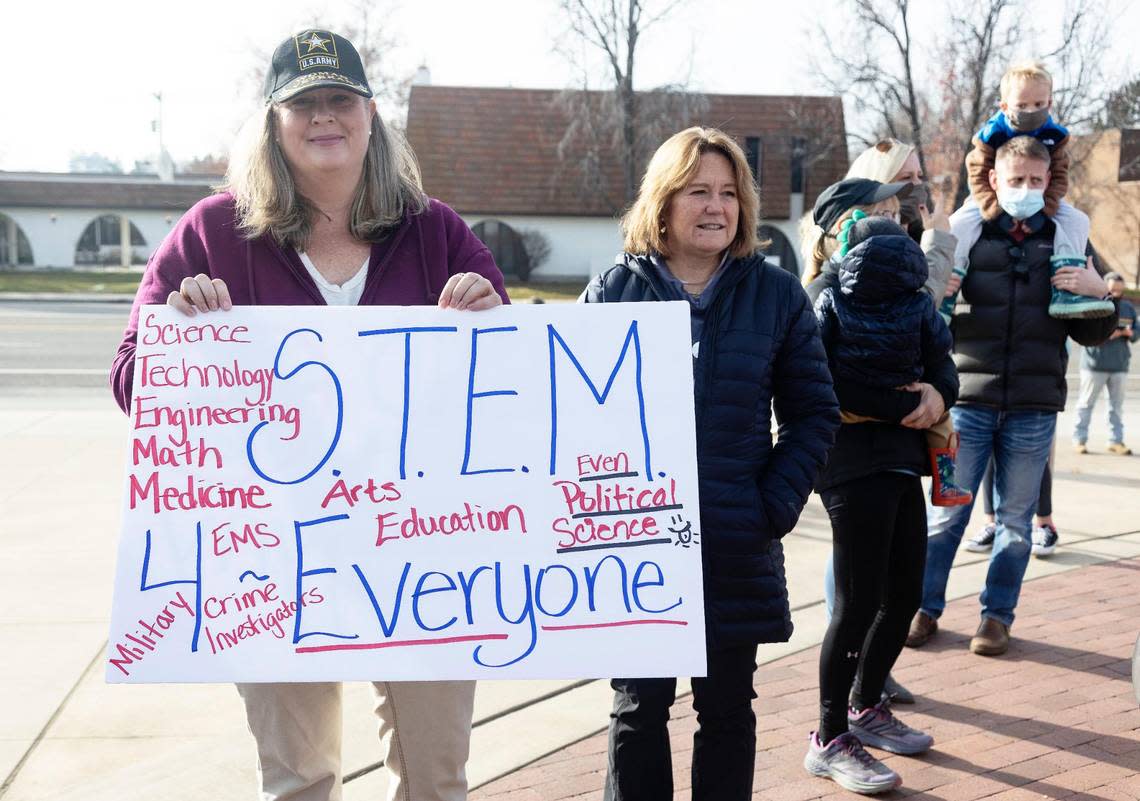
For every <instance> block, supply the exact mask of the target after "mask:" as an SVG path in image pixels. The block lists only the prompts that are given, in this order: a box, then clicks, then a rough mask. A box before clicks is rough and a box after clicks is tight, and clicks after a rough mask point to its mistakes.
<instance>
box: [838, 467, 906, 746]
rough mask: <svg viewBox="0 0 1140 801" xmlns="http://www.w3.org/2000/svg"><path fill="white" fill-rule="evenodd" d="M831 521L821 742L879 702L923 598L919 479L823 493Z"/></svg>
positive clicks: (872, 480)
mask: <svg viewBox="0 0 1140 801" xmlns="http://www.w3.org/2000/svg"><path fill="white" fill-rule="evenodd" d="M820 494H821V496H822V497H823V505H824V506H825V507H826V508H827V513H828V515H829V516H830V517H831V537H832V543H833V546H832V547H833V550H832V553H833V555H834V558H835V612H834V614H832V616H831V625H829V626H828V628H827V634H826V635H825V636H824V639H823V649H822V650H821V652H820V656H819V716H820V721H819V737H820V740H821V741H822V742H823V743H824V744H826V743H828V742H829V741H830V740H831V739H833V738H834V737H837V736H838V735H840V734H842V733H843V732H845V731H847V699H848V695H849V694H850V693H851V688H852V685H853V684H854V687H855V693H854V699H853V700H854V704H855V706H856V707H858V708H864V707H867V706H872V705H874V704H877V703H878V702H879V697H880V695H881V694H882V692H883V682H884V681H886V678H887V674H888V673H890V670H891V668H892V667H893V666H894V664H895V660H896V659H898V656H899V653H900V652H901V651H902V647H903V642H904V641H905V640H906V634H907V629H908V628H909V626H910V621H911V618H912V617H913V616H914V613H915V612H916V611H918V605H919V603H920V602H921V601H922V573H923V569H924V568H925V566H926V497H925V495H924V494H923V491H922V482H921V481H920V480H919V478H918V476H912V475H907V474H904V473H878V474H876V475H873V476H868V477H866V478H860V479H856V480H854V481H849V482H847V483H845V484H841V485H840V486H838V487H834V488H832V489H830V490H827V491H825V492H822V493H820Z"/></svg>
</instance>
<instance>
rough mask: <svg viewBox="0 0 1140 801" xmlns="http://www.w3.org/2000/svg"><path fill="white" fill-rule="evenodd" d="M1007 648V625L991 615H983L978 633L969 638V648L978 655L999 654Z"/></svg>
mask: <svg viewBox="0 0 1140 801" xmlns="http://www.w3.org/2000/svg"><path fill="white" fill-rule="evenodd" d="M1008 649H1009V626H1007V625H1005V624H1004V623H1002V622H1001V621H1000V620H994V619H993V618H992V617H983V618H982V624H981V625H980V626H978V633H977V634H975V635H974V638H973V639H972V640H970V650H971V651H973V652H974V653H975V654H978V655H979V656H1000V655H1001V654H1004V653H1005V652H1006V651H1007V650H1008Z"/></svg>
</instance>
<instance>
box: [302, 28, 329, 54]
mask: <svg viewBox="0 0 1140 801" xmlns="http://www.w3.org/2000/svg"><path fill="white" fill-rule="evenodd" d="M329 41H330V40H328V39H322V38H321V37H319V36H317V33H316V31H313V33H312V34H311V35H310V36H309V38H308V39H302V40H301V44H305V45H308V46H309V50H308V52H309V53H312V52H313V51H314V50H318V49H319V50H323V51H324V52H326V53H327V52H329V49H328V48H327V47H325V45H326V44H328V43H329Z"/></svg>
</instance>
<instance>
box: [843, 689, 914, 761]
mask: <svg viewBox="0 0 1140 801" xmlns="http://www.w3.org/2000/svg"><path fill="white" fill-rule="evenodd" d="M847 725H848V726H850V727H851V731H852V733H854V735H855V736H856V737H858V738H859V741H860V742H862V743H863V745H867V746H870V747H871V748H881V749H883V750H884V751H890V752H891V753H892V754H921V753H922V752H923V751H929V750H930V746H932V745H934V738H933V737H931V736H930V735H929V734H927V733H926V732H921V731H919V730H918V729H912V728H911V727H910V726H908V725H906V724H905V723H903V722H902V721H901V720H899V719H898V718H896V717H895V716H894V715H893V714H891V705H890V703H889V702H887V701H881V702H879V703H878V704H875V706H869V707H867V708H866V709H864V710H863V711H862V712H859V713H858V714H856V713H855V711H854V710H849V711H848V712H847Z"/></svg>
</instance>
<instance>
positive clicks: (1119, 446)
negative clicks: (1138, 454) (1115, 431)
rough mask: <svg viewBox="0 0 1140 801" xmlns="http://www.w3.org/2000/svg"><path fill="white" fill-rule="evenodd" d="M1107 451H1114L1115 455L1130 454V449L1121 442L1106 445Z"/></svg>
mask: <svg viewBox="0 0 1140 801" xmlns="http://www.w3.org/2000/svg"><path fill="white" fill-rule="evenodd" d="M1108 452H1109V453H1115V454H1116V455H1117V456H1131V455H1132V449H1131V448H1129V447H1128V446H1127V445H1125V444H1124V443H1123V442H1113V443H1111V444H1109V446H1108Z"/></svg>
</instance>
